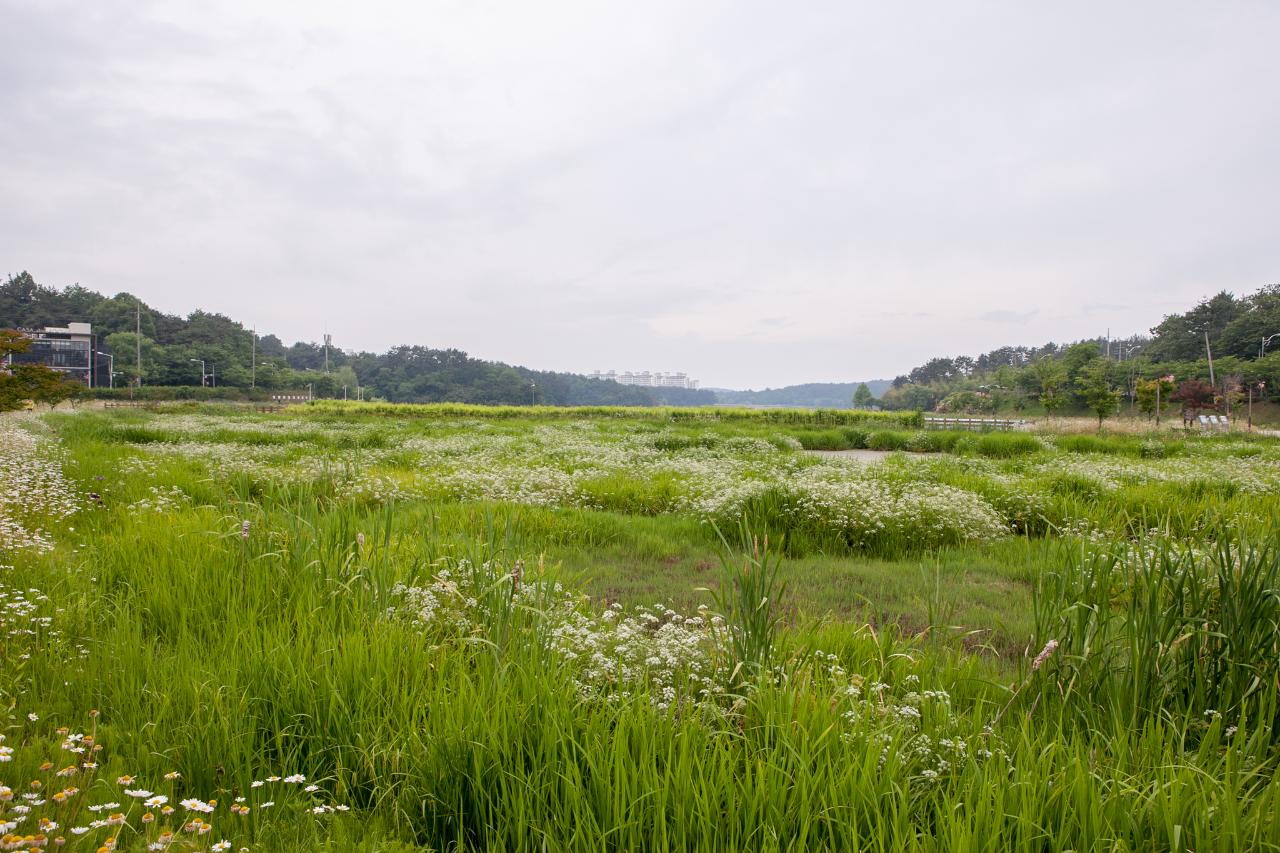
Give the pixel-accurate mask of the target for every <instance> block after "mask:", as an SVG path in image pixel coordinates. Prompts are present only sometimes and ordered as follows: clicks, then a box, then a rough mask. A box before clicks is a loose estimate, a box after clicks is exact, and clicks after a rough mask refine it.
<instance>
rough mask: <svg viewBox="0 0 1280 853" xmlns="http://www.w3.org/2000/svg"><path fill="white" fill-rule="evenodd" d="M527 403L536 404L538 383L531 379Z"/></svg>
mask: <svg viewBox="0 0 1280 853" xmlns="http://www.w3.org/2000/svg"><path fill="white" fill-rule="evenodd" d="M529 405H530V406H536V405H538V383H537V382H534V381H533V380H532V379H530V380H529Z"/></svg>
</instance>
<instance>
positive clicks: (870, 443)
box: [867, 429, 906, 450]
mask: <svg viewBox="0 0 1280 853" xmlns="http://www.w3.org/2000/svg"><path fill="white" fill-rule="evenodd" d="M905 443H906V442H905V441H904V440H903V437H902V433H900V432H891V431H889V430H885V429H882V430H877V431H876V432H873V433H871V435H869V436H868V437H867V447H868V448H869V449H870V450H901V449H902V447H903V445H904V444H905Z"/></svg>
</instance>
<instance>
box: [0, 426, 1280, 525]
mask: <svg viewBox="0 0 1280 853" xmlns="http://www.w3.org/2000/svg"><path fill="white" fill-rule="evenodd" d="M153 423H154V431H155V432H156V434H157V435H159V436H165V435H167V436H169V438H170V440H169V441H168V442H158V443H152V444H147V445H145V448H146V452H147V453H148V454H151V455H153V456H156V455H162V456H180V457H183V458H187V459H200V460H202V461H203V462H204V463H205V464H207V465H208V466H209V467H210V469H211V470H212V471H213V472H214V473H215V474H216V475H217V476H218V477H221V478H225V477H228V476H231V475H235V474H244V475H248V476H252V477H254V478H255V479H266V480H275V481H280V482H299V481H317V480H320V479H324V480H326V481H327V482H332V483H333V484H334V487H335V488H336V489H337V490H338V491H339V493H340V494H342V495H345V496H347V497H350V498H353V499H358V500H367V501H370V502H377V503H384V502H388V501H409V500H415V499H442V498H443V499H451V500H461V501H501V502H508V503H519V504H527V505H534V506H548V507H568V506H575V507H584V508H593V509H606V510H616V511H622V512H642V513H677V514H682V515H691V516H694V517H697V518H700V519H703V520H706V521H715V522H716V523H724V522H728V521H731V520H732V519H735V518H737V517H738V516H739V515H740V514H741V513H742V511H743V509H744V508H745V507H747V506H748V505H749V504H751V503H752V502H754V501H758V500H759V499H761V498H763V497H765V496H768V497H769V498H770V500H776V501H777V504H776V506H778V507H780V508H781V509H782V510H783V511H784V512H785V513H787V515H788V518H789V520H790V523H792V524H795V525H799V526H807V527H810V528H813V529H815V530H818V531H823V530H825V531H828V532H831V533H835V534H838V535H840V536H842V537H843V538H844V539H845V540H846V541H847V542H849V544H850V545H852V546H854V547H869V546H872V545H873V544H874V543H875V542H876V541H877V540H880V539H898V540H902V539H909V540H910V541H912V542H914V543H916V544H918V545H921V546H925V547H928V546H931V545H938V544H944V543H949V542H961V541H982V540H990V539H995V538H999V537H1002V536H1006V535H1009V534H1010V533H1012V532H1014V531H1018V532H1022V531H1030V532H1042V531H1046V530H1050V529H1052V528H1051V527H1050V526H1049V525H1048V521H1049V520H1050V519H1051V517H1052V516H1053V515H1054V513H1053V511H1052V507H1053V506H1054V505H1055V500H1056V499H1055V498H1054V492H1055V491H1062V490H1069V491H1078V492H1082V493H1084V494H1086V495H1089V494H1092V495H1095V496H1097V497H1102V496H1104V495H1107V494H1111V493H1114V492H1116V491H1118V490H1120V489H1122V488H1125V487H1126V486H1131V485H1141V484H1147V483H1169V484H1172V485H1175V486H1193V487H1194V486H1196V485H1198V484H1208V485H1207V486H1206V488H1231V489H1238V490H1240V491H1243V492H1247V493H1251V494H1263V493H1277V492H1280V461H1278V460H1277V458H1276V454H1274V453H1271V452H1270V451H1267V452H1257V446H1256V445H1254V444H1250V443H1245V442H1236V443H1235V444H1238V445H1240V446H1239V447H1237V448H1235V449H1234V450H1232V449H1231V448H1229V447H1227V445H1225V444H1223V443H1221V442H1219V443H1217V444H1205V445H1204V446H1203V447H1201V446H1199V445H1196V446H1195V447H1194V453H1188V454H1184V455H1180V456H1177V457H1174V458H1169V459H1136V458H1128V457H1120V456H1108V455H1102V454H1077V453H1055V454H1054V455H1053V458H1052V459H1045V457H1044V456H1036V457H1035V458H1019V459H1011V460H991V459H984V458H979V457H966V456H952V455H921V454H894V455H891V456H889V457H887V458H886V459H885V460H883V461H882V462H879V463H873V464H865V463H863V462H853V461H850V460H847V459H842V458H839V457H823V458H819V457H816V456H814V455H811V454H804V453H795V452H793V448H794V447H795V445H796V441H795V439H794V438H791V437H785V438H779V439H775V440H772V441H765V440H763V439H761V438H756V437H742V436H738V437H733V436H730V437H726V436H724V435H723V434H721V433H717V432H712V431H707V432H702V433H699V432H692V431H687V430H685V431H680V430H675V429H670V428H668V429H655V428H654V427H653V425H651V424H635V423H629V422H624V421H617V422H614V421H610V420H604V419H601V420H585V421H572V422H565V423H555V424H540V425H532V426H531V425H529V424H527V423H519V422H512V423H506V422H497V423H490V422H484V421H448V422H432V423H430V424H427V425H425V426H424V424H421V423H411V424H397V423H391V422H373V423H368V422H355V423H353V422H345V421H341V420H337V421H329V420H318V419H302V418H268V419H263V418H257V419H255V418H249V417H221V418H220V417H210V416H186V415H179V416H164V415H161V416H157V417H154V418H153ZM264 433H269V434H271V435H272V436H285V437H296V438H297V439H298V441H297V442H295V443H291V444H290V443H271V442H264V441H262V436H263V434H264ZM375 433H380V434H381V437H380V438H378V439H377V440H373V436H374V434H375ZM237 435H238V436H241V437H242V439H243V441H242V442H238V441H236V440H235V438H236V436H237ZM174 436H178V437H186V436H190V439H187V438H183V440H180V441H173V440H172V438H173V437H174ZM365 438H368V439H369V440H368V441H365V440H364V439H365ZM210 439H216V440H210ZM357 439H359V440H360V441H357ZM361 441H363V442H364V444H369V445H374V446H375V447H373V449H369V448H366V447H362V446H360V442H361ZM344 448H345V449H344ZM620 484H621V485H622V487H621V488H620ZM627 484H635V485H634V487H632V486H630V485H627ZM162 505H163V504H162ZM140 508H146V507H140ZM0 523H3V521H2V520H0Z"/></svg>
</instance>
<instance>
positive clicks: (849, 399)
mask: <svg viewBox="0 0 1280 853" xmlns="http://www.w3.org/2000/svg"><path fill="white" fill-rule="evenodd" d="M860 384H862V383H860V382H806V383H805V384H803V385H788V386H786V387H785V388H765V389H764V390H763V391H734V390H731V389H728V388H711V389H708V390H711V391H713V392H715V395H716V400H718V401H719V402H721V403H724V404H727V405H731V406H789V407H796V408H808V409H848V408H851V407H852V405H853V392H854V391H856V390H857V389H858V386H859V385H860ZM892 384H893V383H892V382H890V381H889V380H888V379H870V380H867V388H868V389H870V391H871V394H872V396H874V397H876V398H877V399H878V398H879V397H880V395H881V394H883V393H884V392H885V391H887V390H889V387H890V386H891V385H892Z"/></svg>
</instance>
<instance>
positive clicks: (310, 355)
mask: <svg viewBox="0 0 1280 853" xmlns="http://www.w3.org/2000/svg"><path fill="white" fill-rule="evenodd" d="M69 322H85V323H92V324H93V329H94V333H95V334H96V335H97V336H98V343H97V347H98V348H99V349H101V350H103V351H104V352H109V353H111V354H112V355H114V356H115V362H114V364H115V371H116V373H117V375H116V377H115V385H116V386H117V387H121V386H125V387H127V386H130V385H135V384H137V383H138V382H139V380H140V381H141V384H142V385H143V386H144V387H146V386H163V387H181V386H200V385H201V383H202V380H203V381H205V383H206V384H210V383H212V384H216V386H217V387H219V388H229V389H241V390H248V389H250V388H251V387H252V388H253V389H256V390H258V391H263V392H273V391H274V392H295V393H300V392H304V391H309V392H310V393H313V394H314V395H315V396H317V397H343V396H346V397H353V398H354V397H355V396H356V394H357V389H362V390H363V395H364V397H365V398H366V399H370V398H378V399H383V400H388V401H391V402H415V403H432V402H461V403H490V404H507V405H520V404H528V403H531V402H532V403H538V404H541V405H553V406H580V405H617V406H654V405H673V406H683V405H710V404H714V403H715V402H716V399H715V395H714V394H712V393H711V392H709V391H692V390H686V389H682V388H661V389H659V388H640V387H635V386H628V385H620V384H618V383H617V382H614V381H611V380H599V379H589V378H587V377H585V376H580V375H578V374H573V373H556V372H553V371H546V370H531V369H529V368H525V367H517V366H513V365H509V364H504V363H502V362H497V361H486V360H484V359H478V358H473V357H471V356H469V355H468V354H467V353H465V352H463V351H462V350H458V349H433V348H431V347H427V346H420V345H407V346H396V347H392V348H391V349H389V350H388V351H386V352H385V353H372V352H349V351H345V350H343V349H342V348H340V347H338V346H328V347H326V346H324V345H323V344H317V343H315V342H303V341H298V342H296V343H293V344H289V345H286V344H285V343H284V342H283V341H281V340H280V338H279V337H277V336H276V335H273V334H269V333H268V334H256V333H255V332H254V331H253V330H251V329H248V328H246V327H245V326H244V325H243V324H242V323H239V322H236V321H235V320H232V319H231V318H230V317H226V316H224V315H222V314H216V313H210V312H208V311H203V310H196V311H192V312H191V313H190V314H188V315H187V316H186V317H180V316H177V315H173V314H166V313H164V312H163V311H158V310H156V309H154V308H152V307H151V306H149V305H147V304H146V303H145V302H143V301H142V300H140V299H138V298H137V297H135V296H133V295H132V294H129V293H118V294H116V295H115V296H113V297H107V296H104V295H102V294H101V293H97V292H96V291H93V290H89V289H87V288H84V287H81V286H80V285H72V286H70V287H66V288H63V289H58V288H55V287H48V286H45V285H41V284H39V283H38V282H37V281H36V280H35V279H34V278H33V277H32V276H31V274H30V273H28V272H23V273H20V274H18V275H11V276H9V278H8V280H7V281H6V282H5V283H4V284H0V327H5V328H26V329H31V328H42V327H45V326H65V325H66V324H67V323H69ZM139 330H140V333H141V335H140V339H139ZM255 337H256V341H255ZM139 343H140V344H141V346H139ZM139 352H140V353H141V373H140V374H139V370H138V359H137V358H136V357H135V356H136V354H137V353H139ZM201 361H203V362H204V367H202V366H201V364H200V362H201ZM255 361H256V362H257V364H256V368H255V367H254V362H255Z"/></svg>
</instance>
